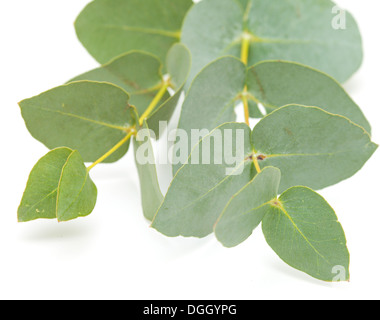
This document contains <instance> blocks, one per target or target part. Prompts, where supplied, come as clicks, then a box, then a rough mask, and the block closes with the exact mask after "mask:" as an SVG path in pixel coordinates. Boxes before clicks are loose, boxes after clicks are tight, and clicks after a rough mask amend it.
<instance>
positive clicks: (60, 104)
mask: <svg viewBox="0 0 380 320" xmlns="http://www.w3.org/2000/svg"><path fill="white" fill-rule="evenodd" d="M20 107H21V112H22V116H23V118H24V120H25V123H26V126H27V128H28V130H29V131H30V133H31V134H32V136H33V137H34V138H36V139H37V140H39V141H41V142H42V143H43V144H45V145H46V146H47V147H48V148H49V149H54V148H58V147H61V146H65V147H69V148H72V149H75V150H78V151H79V152H80V153H81V155H82V156H83V158H84V160H85V162H94V161H96V160H97V159H99V158H100V157H101V156H102V155H104V154H105V153H106V152H107V151H108V150H110V149H111V148H112V147H114V146H115V145H116V144H117V143H118V142H119V141H121V140H122V139H123V138H124V137H125V136H126V135H127V132H128V130H129V129H130V128H131V127H133V126H134V125H135V123H136V120H137V119H136V114H135V110H134V108H132V107H131V106H130V105H129V96H128V94H127V93H126V92H125V91H124V90H122V89H120V88H119V87H116V86H115V85H111V84H108V83H98V82H90V81H80V82H73V83H70V84H68V85H64V86H60V87H57V88H55V89H52V90H49V91H47V92H45V93H42V94H41V95H39V96H36V97H34V98H31V99H27V100H24V101H22V102H20ZM128 148H129V144H125V145H124V146H123V147H122V148H120V149H119V150H118V151H117V152H115V153H114V154H113V155H112V156H110V157H109V158H108V159H106V161H105V162H114V161H116V160H119V159H120V158H121V157H122V156H123V155H124V154H125V153H126V152H127V150H128Z"/></svg>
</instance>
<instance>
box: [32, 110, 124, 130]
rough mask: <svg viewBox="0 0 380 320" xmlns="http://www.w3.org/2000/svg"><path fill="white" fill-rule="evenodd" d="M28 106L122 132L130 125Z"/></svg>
mask: <svg viewBox="0 0 380 320" xmlns="http://www.w3.org/2000/svg"><path fill="white" fill-rule="evenodd" d="M28 108H33V109H36V110H40V111H45V112H51V113H58V114H60V115H62V116H67V117H73V118H77V119H79V120H82V121H86V122H91V123H94V124H97V125H100V126H103V127H108V128H111V129H115V130H119V131H123V132H126V131H127V130H128V129H129V128H130V127H121V126H116V125H113V124H110V123H106V122H103V121H98V120H94V119H90V118H86V117H82V116H79V115H77V114H74V113H68V112H62V111H59V110H53V109H48V108H41V107H36V106H30V107H28Z"/></svg>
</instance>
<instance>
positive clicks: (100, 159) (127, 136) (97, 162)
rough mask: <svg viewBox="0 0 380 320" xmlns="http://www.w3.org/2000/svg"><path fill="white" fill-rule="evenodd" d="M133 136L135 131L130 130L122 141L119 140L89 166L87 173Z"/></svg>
mask: <svg viewBox="0 0 380 320" xmlns="http://www.w3.org/2000/svg"><path fill="white" fill-rule="evenodd" d="M134 134H135V130H134V129H133V130H131V131H130V132H129V133H128V134H127V135H126V136H125V138H124V139H123V140H121V141H120V142H119V143H118V144H117V145H116V146H114V147H113V148H112V149H111V150H110V151H108V152H107V153H106V154H105V155H103V156H102V157H100V158H99V159H98V160H96V161H95V162H94V163H93V164H92V165H91V166H89V167H88V168H87V171H90V170H91V169H93V168H94V167H95V166H97V165H98V164H99V163H101V162H103V161H104V160H106V159H107V158H108V157H109V156H111V155H112V154H113V153H115V152H116V151H117V150H119V149H120V148H121V147H122V146H123V145H124V144H125V143H127V142H128V141H129V139H131V137H132V136H133V135H134Z"/></svg>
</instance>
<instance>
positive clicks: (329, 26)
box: [182, 0, 363, 82]
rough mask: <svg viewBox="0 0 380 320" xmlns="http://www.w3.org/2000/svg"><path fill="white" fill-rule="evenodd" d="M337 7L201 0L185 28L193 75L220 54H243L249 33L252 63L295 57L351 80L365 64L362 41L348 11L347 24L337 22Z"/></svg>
mask: <svg viewBox="0 0 380 320" xmlns="http://www.w3.org/2000/svg"><path fill="white" fill-rule="evenodd" d="M243 6H244V9H243ZM335 6H336V5H335V4H334V3H333V2H332V1H330V0H312V1H311V0H307V1H301V0H287V1H284V0H271V1H267V0H249V1H241V3H239V2H238V1H236V0H203V1H201V2H200V3H198V4H196V5H195V6H194V7H193V8H192V9H191V10H190V11H189V13H188V14H187V16H186V18H185V21H184V25H183V32H182V42H183V43H184V44H185V45H186V46H187V47H188V48H189V49H190V51H191V53H192V55H193V59H194V65H193V68H192V72H191V76H190V79H193V78H194V77H195V76H196V74H197V73H198V72H199V71H200V70H201V69H202V68H203V67H204V66H205V65H207V64H208V63H210V62H211V61H213V60H215V59H216V58H218V57H221V56H226V55H234V56H236V57H240V54H241V45H242V40H243V37H248V38H249V39H250V43H251V45H250V50H249V53H250V54H249V59H248V64H249V65H250V66H252V65H254V64H255V63H257V62H260V61H263V60H288V61H295V62H300V63H303V64H306V65H310V66H312V67H314V68H317V69H318V70H322V71H324V72H327V73H329V74H331V75H332V76H333V77H334V78H336V79H337V80H338V81H341V82H342V81H345V80H347V79H348V78H349V77H350V76H351V75H352V74H353V73H354V72H355V71H356V70H357V69H358V68H359V67H360V65H361V62H362V58H363V53H362V40H361V36H360V32H359V29H358V27H357V24H356V22H355V20H354V18H353V17H352V16H351V14H350V13H348V12H345V15H346V24H345V28H344V29H337V28H334V27H333V21H334V17H335V16H336V15H334V14H333V13H332V12H333V8H334V7H335Z"/></svg>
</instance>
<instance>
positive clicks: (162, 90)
mask: <svg viewBox="0 0 380 320" xmlns="http://www.w3.org/2000/svg"><path fill="white" fill-rule="evenodd" d="M169 86H170V80H167V81H165V82H163V84H162V86H161V88H160V91H159V92H158V93H157V95H156V96H155V97H154V99H153V100H152V102H151V103H150V105H149V106H148V108H147V109H146V110H145V112H144V113H143V115H142V116H141V117H140V119H139V124H140V126H142V125H143V124H144V120H145V119H146V118H148V117H149V115H150V114H151V113H152V112H153V110H154V108H156V107H157V105H158V104H159V103H160V101H161V99H162V98H163V96H164V95H165V93H166V91H167V90H168V88H169ZM135 134H136V128H132V129H131V131H130V132H129V133H128V134H127V135H126V136H125V138H123V140H121V141H120V142H119V143H118V144H117V145H116V146H114V147H113V148H112V149H111V150H109V151H108V152H107V153H106V154H105V155H103V156H102V157H100V158H99V159H98V160H96V161H95V162H94V163H93V164H92V165H91V166H89V167H88V168H87V171H88V172H89V171H90V170H91V169H93V168H94V167H96V166H97V165H98V164H99V163H102V162H103V161H104V160H106V159H107V158H108V157H110V156H111V155H112V154H114V153H115V152H116V151H117V150H119V149H120V148H121V147H122V146H123V145H124V144H125V143H127V142H128V141H129V139H131V137H132V136H133V135H135Z"/></svg>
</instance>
